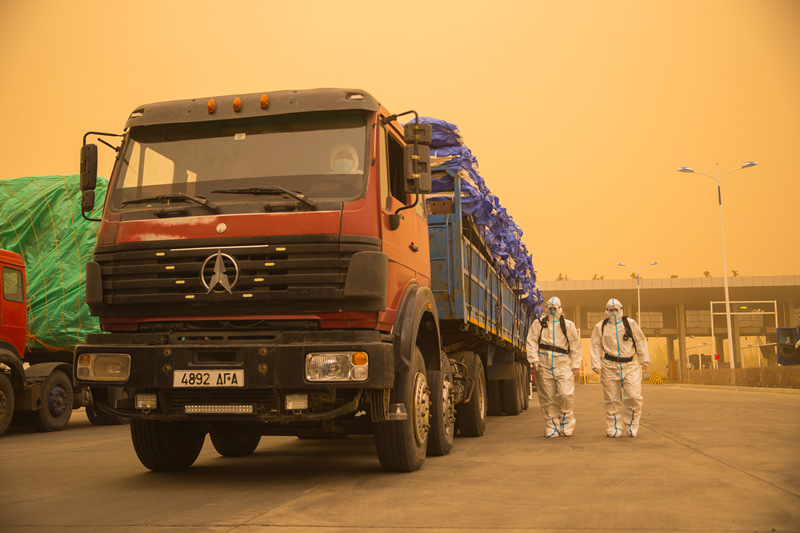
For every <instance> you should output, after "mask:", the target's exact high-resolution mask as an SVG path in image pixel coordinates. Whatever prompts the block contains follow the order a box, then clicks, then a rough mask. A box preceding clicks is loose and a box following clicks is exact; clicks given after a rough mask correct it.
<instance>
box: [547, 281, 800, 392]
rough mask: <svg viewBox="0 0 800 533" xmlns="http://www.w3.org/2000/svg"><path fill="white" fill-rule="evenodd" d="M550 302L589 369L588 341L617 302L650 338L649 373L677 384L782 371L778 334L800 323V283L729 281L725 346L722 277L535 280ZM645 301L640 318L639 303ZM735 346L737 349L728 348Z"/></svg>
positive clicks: (725, 318) (725, 319)
mask: <svg viewBox="0 0 800 533" xmlns="http://www.w3.org/2000/svg"><path fill="white" fill-rule="evenodd" d="M537 285H538V287H539V288H540V289H541V291H542V295H543V297H544V298H545V299H547V298H549V297H551V296H558V297H559V298H560V299H561V302H562V307H563V311H564V316H565V317H566V318H568V319H570V320H573V321H574V322H575V325H576V326H577V328H578V330H579V331H580V334H581V339H582V342H581V345H582V348H583V352H584V353H583V359H584V363H585V365H586V367H587V368H588V365H589V338H590V337H591V335H592V329H593V328H594V326H595V324H597V322H600V321H601V320H603V319H604V318H605V314H604V311H605V305H606V302H607V301H608V300H609V299H610V298H618V299H619V300H621V301H622V303H623V305H624V311H625V314H626V315H628V316H630V317H632V318H634V319H636V320H637V321H638V322H639V323H640V325H641V326H642V330H643V331H644V333H645V335H646V336H647V339H648V346H649V349H650V359H651V366H652V367H655V368H657V369H659V370H660V372H662V373H664V375H665V377H667V378H668V379H673V380H681V379H685V374H686V371H687V369H701V368H729V367H730V362H731V356H733V357H734V358H735V359H734V361H733V362H734V366H735V367H736V368H744V367H752V366H770V365H776V364H777V352H776V347H775V343H776V329H777V328H778V327H790V328H791V327H795V326H797V325H798V316H800V276H740V277H730V278H728V288H729V294H730V297H729V302H730V317H731V329H732V331H733V334H732V338H733V343H729V342H728V327H727V316H726V310H725V307H726V306H725V289H724V282H723V278H721V277H705V278H667V279H658V278H651V279H642V280H641V285H640V286H639V287H638V289H637V283H636V279H635V278H634V279H622V280H602V279H601V280H597V279H595V280H583V281H581V280H576V281H570V280H564V281H537ZM639 298H641V305H642V309H641V316H640V315H639V312H638V311H639V310H638V309H637V300H638V299H639ZM731 344H732V346H731Z"/></svg>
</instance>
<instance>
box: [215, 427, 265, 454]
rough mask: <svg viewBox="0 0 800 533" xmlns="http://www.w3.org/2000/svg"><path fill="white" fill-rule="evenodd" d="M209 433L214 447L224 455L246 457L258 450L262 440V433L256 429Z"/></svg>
mask: <svg viewBox="0 0 800 533" xmlns="http://www.w3.org/2000/svg"><path fill="white" fill-rule="evenodd" d="M209 435H210V436H211V444H213V445H214V449H215V450H217V453H218V454H220V455H222V456H223V457H245V456H247V455H250V454H252V453H253V452H254V451H256V448H258V443H259V442H261V434H260V433H255V432H254V431H244V430H243V431H241V432H239V433H233V432H230V431H219V432H217V431H214V432H211V433H210V434H209Z"/></svg>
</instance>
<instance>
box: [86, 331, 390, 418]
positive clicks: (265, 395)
mask: <svg viewBox="0 0 800 533" xmlns="http://www.w3.org/2000/svg"><path fill="white" fill-rule="evenodd" d="M343 353H344V354H346V353H364V354H366V360H367V366H368V368H367V371H366V376H364V372H363V371H361V372H360V373H359V374H358V375H357V376H354V377H351V378H350V379H342V380H337V379H335V378H333V379H331V378H328V379H326V380H321V381H314V378H313V376H311V377H309V376H308V375H307V359H308V356H309V354H332V355H333V356H335V355H336V354H343ZM96 354H106V355H111V354H126V355H128V356H130V367H129V373H128V375H127V378H126V379H124V381H122V380H121V379H122V378H120V377H117V378H116V379H115V380H114V381H113V382H112V381H109V380H106V381H103V380H102V379H103V378H102V374H101V375H100V376H98V377H94V375H93V374H92V375H89V374H87V373H86V372H82V371H81V367H80V364H81V361H87V360H88V356H93V355H96ZM81 356H87V357H84V358H83V359H81ZM362 359H363V356H362ZM74 368H75V376H74V377H75V382H76V384H78V385H80V386H88V387H108V386H114V387H125V388H130V389H135V391H136V394H139V393H146V394H150V395H151V397H152V395H155V398H156V405H157V407H156V408H154V409H146V408H145V409H143V408H142V407H141V406H140V407H139V408H137V407H136V396H133V397H131V398H129V399H126V400H122V401H117V402H116V405H107V406H106V405H101V404H98V407H99V408H101V409H102V410H105V411H109V412H113V413H114V414H117V415H119V416H124V417H130V418H154V419H161V420H172V419H183V420H186V419H187V418H208V417H211V419H214V418H217V419H219V418H226V419H230V417H231V416H234V417H235V418H240V417H244V418H250V419H253V418H255V419H258V420H262V421H270V420H284V421H285V420H289V419H291V420H298V421H300V420H321V419H326V418H334V417H336V416H340V415H342V414H346V413H348V412H353V411H355V410H356V408H357V407H358V404H359V402H363V401H368V400H367V398H368V397H369V395H364V392H365V391H366V390H368V389H371V390H373V391H377V390H386V389H391V388H392V386H393V384H394V368H395V362H394V351H393V345H392V343H391V337H388V336H386V335H381V334H380V333H379V332H376V331H351V330H322V331H280V332H272V331H271V332H260V333H258V334H256V333H254V332H248V333H238V332H237V333H231V332H229V331H226V332H225V333H220V332H191V333H185V332H184V333H173V334H170V335H161V334H116V333H115V334H99V335H89V336H87V338H86V343H85V344H82V345H79V346H78V347H77V348H76V350H75V365H74ZM87 376H88V377H87ZM186 376H190V377H191V378H192V379H191V380H187V379H185V377H186ZM194 376H198V377H200V376H211V377H212V379H211V380H207V381H204V382H203V383H200V382H199V380H196V379H194ZM219 376H224V377H227V376H235V378H234V379H233V380H231V379H226V378H219ZM123 377H124V376H123ZM373 394H374V393H373ZM303 398H305V400H306V401H307V405H306V406H305V407H303V406H302V400H303ZM289 400H291V401H289ZM293 402H298V403H299V405H300V407H297V404H293Z"/></svg>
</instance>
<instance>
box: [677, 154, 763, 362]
mask: <svg viewBox="0 0 800 533" xmlns="http://www.w3.org/2000/svg"><path fill="white" fill-rule="evenodd" d="M757 164H758V163H756V162H755V161H748V162H747V163H745V164H744V165H742V166H740V167H739V168H734V169H733V170H728V171H727V172H725V173H724V174H723V175H722V176H720V175H719V163H717V172H716V174H717V175H716V176H712V175H711V174H708V173H706V172H699V171H697V170H694V169H692V168H689V167H681V168H679V169H678V172H693V173H695V174H702V175H703V176H708V177H709V178H711V179H712V180H714V181H716V182H717V198H718V199H719V229H720V234H721V235H722V280H723V282H724V284H725V319H726V320H727V324H728V343H729V344H730V349H731V368H736V362H735V359H736V355H735V354H736V352H735V350H734V346H733V345H734V343H733V337H732V334H733V328H732V327H731V300H730V296H729V295H728V262H727V261H726V259H725V226H724V224H723V223H722V186H721V182H722V178H724V177H725V176H727V175H728V174H730V173H731V172H736V171H737V170H742V169H743V168H750V167H754V166H756V165H757ZM711 319H712V320H711V329H712V333H713V329H714V320H713V319H714V316H713V315H712V316H711Z"/></svg>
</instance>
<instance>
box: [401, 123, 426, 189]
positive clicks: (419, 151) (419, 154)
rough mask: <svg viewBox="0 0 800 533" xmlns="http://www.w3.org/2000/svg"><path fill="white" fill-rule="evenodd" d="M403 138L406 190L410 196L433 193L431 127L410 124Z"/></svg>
mask: <svg viewBox="0 0 800 533" xmlns="http://www.w3.org/2000/svg"><path fill="white" fill-rule="evenodd" d="M403 138H404V140H405V142H406V146H405V147H404V148H403V163H404V164H403V167H404V169H405V190H406V192H407V193H409V194H428V193H429V192H431V149H430V148H429V145H430V144H431V125H430V124H420V123H418V122H409V123H408V124H406V125H405V130H404V132H403Z"/></svg>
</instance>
